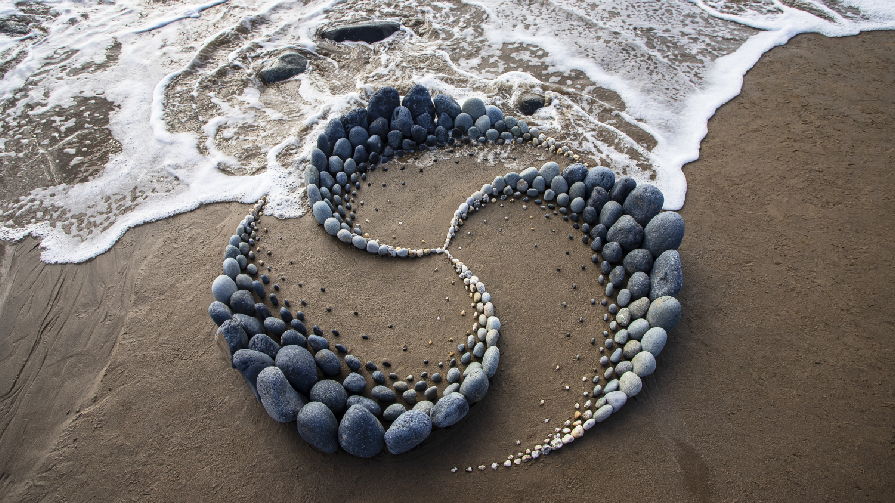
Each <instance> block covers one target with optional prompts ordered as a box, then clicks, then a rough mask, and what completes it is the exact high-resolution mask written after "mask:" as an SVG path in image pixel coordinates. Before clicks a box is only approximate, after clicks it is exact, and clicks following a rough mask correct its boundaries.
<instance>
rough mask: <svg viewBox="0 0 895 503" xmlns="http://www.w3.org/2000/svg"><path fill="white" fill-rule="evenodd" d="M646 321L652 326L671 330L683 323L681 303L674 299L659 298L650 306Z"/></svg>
mask: <svg viewBox="0 0 895 503" xmlns="http://www.w3.org/2000/svg"><path fill="white" fill-rule="evenodd" d="M646 320H647V321H648V322H649V324H650V326H653V327H662V328H664V329H665V330H666V331H667V330H671V329H673V328H674V327H676V326H677V324H678V323H679V322H680V321H681V303H680V302H679V301H678V300H677V299H676V298H674V297H659V298H657V299H656V300H654V301H653V302H652V303H651V304H650V307H649V311H647V313H646Z"/></svg>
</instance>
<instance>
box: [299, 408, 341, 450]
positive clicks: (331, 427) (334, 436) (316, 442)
mask: <svg viewBox="0 0 895 503" xmlns="http://www.w3.org/2000/svg"><path fill="white" fill-rule="evenodd" d="M296 420H297V421H296V422H297V424H298V434H299V435H300V436H301V438H303V439H304V441H305V442H307V443H309V444H311V446H313V447H315V448H317V449H320V450H321V451H323V452H325V453H327V454H332V453H334V452H336V451H337V450H338V449H339V438H338V431H339V422H338V421H336V416H335V414H333V412H332V411H331V410H329V407H327V406H326V405H323V404H322V403H320V402H311V403H309V404H307V405H305V406H304V407H302V409H301V412H299V413H298V415H297V416H296Z"/></svg>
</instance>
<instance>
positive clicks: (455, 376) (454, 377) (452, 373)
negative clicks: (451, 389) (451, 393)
mask: <svg viewBox="0 0 895 503" xmlns="http://www.w3.org/2000/svg"><path fill="white" fill-rule="evenodd" d="M447 382H448V383H450V384H453V383H455V382H460V369H458V368H452V369H450V370H448V373H447Z"/></svg>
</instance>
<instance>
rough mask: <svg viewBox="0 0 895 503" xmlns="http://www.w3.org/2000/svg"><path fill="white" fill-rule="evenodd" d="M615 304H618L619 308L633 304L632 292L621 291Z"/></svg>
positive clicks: (625, 289) (623, 289)
mask: <svg viewBox="0 0 895 503" xmlns="http://www.w3.org/2000/svg"><path fill="white" fill-rule="evenodd" d="M615 302H616V304H618V307H627V305H628V303H630V302H631V290H628V289H627V288H622V289H621V290H619V291H618V296H617V297H616V298H615Z"/></svg>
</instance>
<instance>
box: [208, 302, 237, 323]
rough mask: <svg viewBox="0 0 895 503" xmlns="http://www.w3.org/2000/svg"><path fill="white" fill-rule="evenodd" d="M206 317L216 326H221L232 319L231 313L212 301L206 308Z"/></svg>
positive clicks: (220, 304) (225, 307) (221, 303)
mask: <svg viewBox="0 0 895 503" xmlns="http://www.w3.org/2000/svg"><path fill="white" fill-rule="evenodd" d="M208 315H209V316H211V320H212V321H214V322H215V324H216V325H217V326H221V325H222V324H223V323H224V322H225V321H229V320H230V318H232V317H233V311H230V308H229V307H227V304H224V303H223V302H220V301H217V300H216V301H214V302H212V303H211V305H210V306H208Z"/></svg>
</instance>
